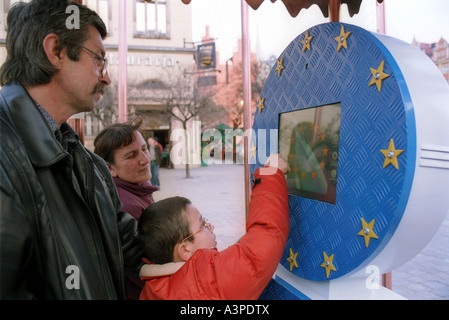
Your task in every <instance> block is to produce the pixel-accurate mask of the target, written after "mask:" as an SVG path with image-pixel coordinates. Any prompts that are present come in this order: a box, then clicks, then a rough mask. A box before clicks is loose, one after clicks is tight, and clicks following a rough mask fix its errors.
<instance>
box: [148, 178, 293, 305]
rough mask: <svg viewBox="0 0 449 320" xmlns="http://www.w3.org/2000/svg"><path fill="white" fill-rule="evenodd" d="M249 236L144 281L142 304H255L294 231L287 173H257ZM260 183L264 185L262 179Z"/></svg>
mask: <svg viewBox="0 0 449 320" xmlns="http://www.w3.org/2000/svg"><path fill="white" fill-rule="evenodd" d="M254 178H255V181H256V183H255V186H254V189H253V192H252V195H251V202H250V205H249V213H248V221H247V223H246V231H247V232H246V234H245V235H244V236H243V237H242V238H241V239H240V240H239V242H238V243H236V244H235V245H233V246H231V247H229V248H227V249H225V250H223V251H220V252H218V251H217V249H200V250H197V251H196V252H195V254H194V255H193V256H192V257H191V258H190V259H189V260H188V261H187V262H186V263H185V264H184V265H183V267H182V268H181V269H179V270H178V271H177V272H176V273H174V274H172V275H168V276H162V277H153V278H145V277H143V278H142V280H144V281H145V286H144V288H143V290H142V293H141V295H140V299H141V300H147V299H151V300H153V299H157V300H159V299H168V300H202V299H223V300H253V299H257V298H258V297H259V296H260V294H261V293H262V291H263V290H264V289H265V287H266V286H267V284H268V282H269V281H270V279H271V277H272V275H273V274H274V271H275V270H276V267H277V266H278V264H279V261H280V259H281V257H282V252H283V251H284V247H285V244H286V242H287V236H288V230H289V217H288V196H287V187H286V182H285V178H284V175H283V173H282V172H281V171H280V170H277V172H276V174H273V175H263V176H260V174H259V170H256V172H255V174H254ZM259 178H260V180H259Z"/></svg>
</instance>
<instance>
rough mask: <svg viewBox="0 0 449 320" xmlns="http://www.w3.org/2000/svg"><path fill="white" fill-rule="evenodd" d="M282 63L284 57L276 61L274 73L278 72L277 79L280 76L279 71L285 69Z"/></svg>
mask: <svg viewBox="0 0 449 320" xmlns="http://www.w3.org/2000/svg"><path fill="white" fill-rule="evenodd" d="M283 63H284V57H282V58H281V60H277V67H276V71H277V72H278V76H279V77H280V76H281V71H282V70H283V69H285V68H284V65H283Z"/></svg>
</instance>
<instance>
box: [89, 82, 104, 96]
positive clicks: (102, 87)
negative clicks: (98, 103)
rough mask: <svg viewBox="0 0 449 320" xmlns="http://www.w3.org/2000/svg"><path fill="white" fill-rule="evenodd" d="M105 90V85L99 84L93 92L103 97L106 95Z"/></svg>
mask: <svg viewBox="0 0 449 320" xmlns="http://www.w3.org/2000/svg"><path fill="white" fill-rule="evenodd" d="M104 88H105V85H104V84H102V83H98V84H96V85H95V87H94V89H93V90H92V94H96V93H97V92H99V93H100V94H101V95H103V94H104Z"/></svg>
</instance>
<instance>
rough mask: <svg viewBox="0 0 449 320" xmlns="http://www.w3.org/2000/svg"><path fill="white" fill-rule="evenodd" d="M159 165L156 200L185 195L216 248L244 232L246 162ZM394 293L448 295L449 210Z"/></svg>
mask: <svg viewBox="0 0 449 320" xmlns="http://www.w3.org/2000/svg"><path fill="white" fill-rule="evenodd" d="M190 174H191V178H188V179H187V178H185V170H174V169H165V168H161V169H160V173H159V178H160V181H161V190H160V191H157V192H155V193H154V199H155V200H156V201H158V200H161V199H165V198H168V197H172V196H183V197H186V198H188V199H190V200H191V201H192V204H193V205H194V206H195V207H197V208H198V210H199V211H200V212H201V213H202V215H203V216H204V217H206V218H207V219H208V220H209V221H210V222H211V223H212V224H213V225H214V227H215V230H214V233H215V234H216V236H217V239H216V240H217V247H218V249H219V250H223V249H225V248H227V247H228V246H230V245H232V244H234V243H235V242H237V241H238V240H239V239H240V237H242V236H243V235H244V234H245V191H244V167H243V165H238V164H232V165H229V164H227V165H218V164H214V165H210V166H207V167H200V168H194V169H191V170H190ZM392 279H393V281H392V283H393V284H392V287H393V288H392V289H393V291H394V292H396V293H398V294H399V295H401V296H403V297H405V298H406V299H410V300H449V215H448V216H447V217H446V219H445V221H444V222H443V224H442V226H441V227H440V229H439V230H438V232H437V234H436V235H435V236H434V238H433V239H432V240H431V242H430V243H429V244H428V245H427V246H426V247H425V248H424V250H423V251H421V253H419V254H418V255H417V256H415V257H414V258H413V259H412V260H410V261H409V262H407V263H406V264H404V265H403V266H401V267H399V268H398V269H396V270H394V271H393V273H392Z"/></svg>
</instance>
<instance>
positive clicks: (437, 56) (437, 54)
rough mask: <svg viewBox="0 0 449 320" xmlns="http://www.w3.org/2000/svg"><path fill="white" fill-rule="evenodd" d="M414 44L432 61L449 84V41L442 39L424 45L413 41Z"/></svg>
mask: <svg viewBox="0 0 449 320" xmlns="http://www.w3.org/2000/svg"><path fill="white" fill-rule="evenodd" d="M412 44H413V45H414V46H415V47H417V48H418V49H420V50H421V51H423V52H424V53H425V54H426V55H427V56H428V57H429V58H430V59H432V61H433V62H434V63H435V65H436V66H437V67H438V69H439V70H440V71H441V73H442V74H443V77H444V78H445V79H446V81H447V82H448V83H449V43H448V42H447V40H445V39H443V38H441V39H440V40H439V41H438V42H434V43H424V42H418V41H416V39H413V42H412Z"/></svg>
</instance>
